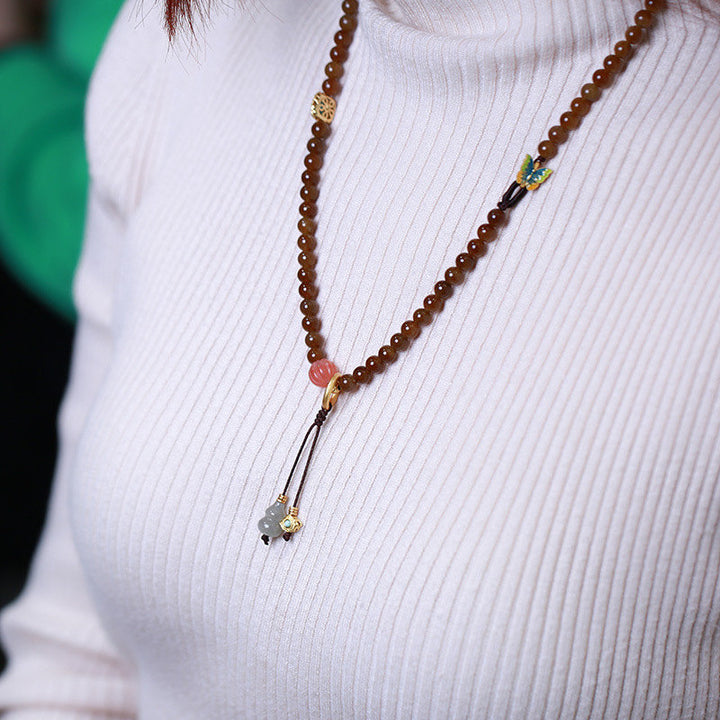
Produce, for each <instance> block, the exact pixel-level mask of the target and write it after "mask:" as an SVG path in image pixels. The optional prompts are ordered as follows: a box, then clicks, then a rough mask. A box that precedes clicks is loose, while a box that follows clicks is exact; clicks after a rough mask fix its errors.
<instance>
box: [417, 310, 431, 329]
mask: <svg viewBox="0 0 720 720" xmlns="http://www.w3.org/2000/svg"><path fill="white" fill-rule="evenodd" d="M413 322H414V323H417V324H418V325H429V324H430V323H431V322H432V313H431V312H429V311H428V310H426V309H425V308H418V309H417V310H416V311H415V312H414V313H413Z"/></svg>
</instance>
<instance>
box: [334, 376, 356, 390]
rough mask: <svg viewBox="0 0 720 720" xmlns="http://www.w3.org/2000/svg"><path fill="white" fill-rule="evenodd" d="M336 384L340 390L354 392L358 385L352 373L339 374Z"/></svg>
mask: <svg viewBox="0 0 720 720" xmlns="http://www.w3.org/2000/svg"><path fill="white" fill-rule="evenodd" d="M337 384H338V387H339V388H340V390H341V391H342V392H345V393H354V392H355V391H356V390H357V389H358V385H357V383H356V382H355V378H354V377H353V376H352V375H341V376H340V377H339V378H338V382H337Z"/></svg>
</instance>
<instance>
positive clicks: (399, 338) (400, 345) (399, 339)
mask: <svg viewBox="0 0 720 720" xmlns="http://www.w3.org/2000/svg"><path fill="white" fill-rule="evenodd" d="M390 345H392V347H393V349H394V350H407V349H408V347H409V346H410V341H409V340H408V339H407V338H406V337H405V336H404V335H403V334H402V333H395V334H394V335H393V336H392V337H391V338H390Z"/></svg>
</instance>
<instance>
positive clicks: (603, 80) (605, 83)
mask: <svg viewBox="0 0 720 720" xmlns="http://www.w3.org/2000/svg"><path fill="white" fill-rule="evenodd" d="M592 81H593V82H594V83H595V84H596V85H597V86H598V87H599V88H601V89H602V88H606V87H610V83H611V82H612V75H611V74H610V73H609V72H608V71H607V70H605V69H604V68H603V69H602V70H596V71H595V72H594V73H593V76H592Z"/></svg>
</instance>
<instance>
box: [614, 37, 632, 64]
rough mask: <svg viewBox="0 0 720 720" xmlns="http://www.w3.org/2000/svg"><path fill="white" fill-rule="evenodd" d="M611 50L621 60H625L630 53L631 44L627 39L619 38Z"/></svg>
mask: <svg viewBox="0 0 720 720" xmlns="http://www.w3.org/2000/svg"><path fill="white" fill-rule="evenodd" d="M613 52H614V53H615V55H617V56H618V57H619V58H621V59H622V60H627V59H628V58H629V57H630V55H632V45H631V44H630V43H629V42H628V41H627V40H620V41H619V42H616V43H615V47H614V48H613Z"/></svg>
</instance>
